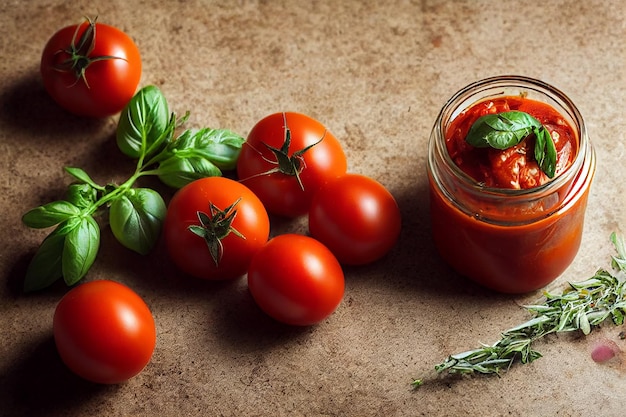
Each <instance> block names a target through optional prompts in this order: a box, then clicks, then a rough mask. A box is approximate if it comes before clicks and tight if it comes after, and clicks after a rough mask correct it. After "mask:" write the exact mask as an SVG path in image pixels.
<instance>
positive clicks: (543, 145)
mask: <svg viewBox="0 0 626 417" xmlns="http://www.w3.org/2000/svg"><path fill="white" fill-rule="evenodd" d="M534 132H535V160H536V161H537V164H539V167H540V168H541V170H542V171H543V172H545V174H546V175H547V176H548V177H549V178H554V175H555V174H556V158H557V152H556V147H555V146H554V141H553V140H552V136H551V135H550V132H549V131H548V129H546V128H545V127H543V126H542V127H541V128H539V129H535V130H534Z"/></svg>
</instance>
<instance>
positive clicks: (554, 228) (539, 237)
mask: <svg viewBox="0 0 626 417" xmlns="http://www.w3.org/2000/svg"><path fill="white" fill-rule="evenodd" d="M508 110H520V111H525V112H527V113H529V114H531V115H532V116H534V117H535V118H537V119H538V120H539V121H540V122H541V123H542V124H543V125H544V126H546V128H547V129H548V130H549V131H550V134H551V135H552V136H553V140H554V142H555V144H556V149H557V161H558V162H557V170H556V175H555V178H554V179H552V180H550V179H549V178H547V177H546V176H545V174H544V173H543V172H541V170H540V169H539V167H538V165H537V162H536V161H535V160H534V150H533V149H534V138H533V137H529V138H526V139H524V140H523V141H522V142H521V143H520V144H519V145H518V146H516V147H515V148H514V149H513V150H511V151H509V150H504V151H498V150H495V149H486V148H481V149H478V148H474V147H472V146H471V145H469V144H467V143H466V142H465V135H466V134H467V132H468V130H469V128H470V127H471V125H472V124H473V122H474V121H475V120H476V119H477V118H478V117H480V116H482V115H484V114H487V113H489V112H502V111H508ZM442 133H443V137H439V140H441V141H442V142H443V143H442V145H443V146H444V147H445V148H447V150H448V152H449V155H450V156H451V158H452V161H453V162H454V164H457V166H458V167H460V169H461V170H462V171H463V172H465V173H467V174H468V175H469V176H471V177H472V178H473V179H475V181H476V182H477V183H478V184H479V185H478V186H476V184H471V181H464V180H461V179H458V178H456V177H454V176H452V175H450V174H448V172H450V171H449V170H448V169H442V168H439V166H440V165H439V164H446V163H447V162H439V163H437V162H435V163H434V165H432V164H431V168H430V169H429V181H430V211H431V220H432V233H433V239H434V243H435V246H436V247H437V249H438V251H439V253H440V255H441V257H442V258H443V260H444V261H446V263H448V264H449V265H450V266H451V267H452V268H453V269H454V270H455V271H456V272H458V273H460V274H461V275H463V276H466V277H468V278H470V279H472V280H474V281H476V282H477V283H479V284H481V285H483V286H485V287H488V288H491V289H493V290H496V291H498V292H504V293H525V292H529V291H534V290H537V289H539V288H542V287H544V286H546V285H547V284H549V283H550V282H552V281H553V280H554V279H556V278H557V277H558V276H559V275H560V274H561V273H563V272H564V271H565V269H566V268H567V267H568V266H569V265H570V263H571V262H572V260H573V259H574V257H575V256H576V254H577V252H578V249H579V246H580V243H581V237H582V232H583V220H584V216H585V210H586V205H587V197H588V192H589V187H590V184H591V180H592V178H593V173H594V170H595V156H594V155H595V154H594V153H593V148H591V147H590V145H587V143H586V142H585V154H584V158H585V162H584V163H583V165H581V167H580V168H576V169H577V172H576V173H574V174H573V175H570V171H569V170H567V168H568V167H570V166H572V164H573V163H577V161H578V157H577V155H578V153H579V151H580V152H582V147H581V142H580V140H581V138H580V137H579V135H580V131H578V130H574V129H573V128H572V127H571V126H570V125H569V124H568V123H567V122H566V121H565V120H564V118H563V117H562V116H561V115H560V114H559V113H558V112H557V110H555V109H554V108H552V107H551V106H549V105H547V104H544V103H540V102H537V101H534V100H530V99H527V98H524V97H503V98H501V99H500V98H498V99H495V100H488V101H484V102H479V103H477V104H475V105H473V106H470V107H469V108H468V109H467V110H465V111H462V112H461V113H459V114H458V115H457V116H456V118H454V119H453V120H451V121H450V122H449V123H448V125H447V127H446V126H444V130H443V132H442ZM585 140H587V139H585ZM445 148H444V150H445ZM581 158H582V156H581ZM433 166H434V167H433ZM572 168H573V166H572ZM566 174H567V175H568V178H571V179H568V180H567V181H561V184H560V185H559V184H557V186H555V187H552V188H553V189H551V191H550V192H545V190H543V187H540V188H536V190H533V188H535V187H537V186H538V185H540V184H543V183H545V182H546V181H555V179H558V178H559V175H561V176H564V175H566ZM551 184H553V182H551V183H550V184H548V185H547V187H548V186H550V185H551ZM483 185H485V186H489V187H495V188H497V189H496V190H493V189H489V190H486V189H485V188H484V187H482V186H483ZM442 187H443V188H442ZM529 187H530V188H529ZM517 191H519V192H520V193H516V192H517Z"/></svg>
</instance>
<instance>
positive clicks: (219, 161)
mask: <svg viewBox="0 0 626 417" xmlns="http://www.w3.org/2000/svg"><path fill="white" fill-rule="evenodd" d="M188 115H189V113H187V114H185V116H184V117H183V118H181V119H177V117H176V115H175V114H174V113H170V112H169V108H168V105H167V101H166V100H165V97H164V96H163V94H162V93H161V91H160V90H159V89H158V88H157V87H155V86H147V87H144V88H143V89H141V90H140V91H139V92H138V93H137V94H136V95H135V96H134V97H133V98H132V99H131V100H130V102H129V103H128V104H127V105H126V107H125V108H124V110H123V111H122V113H121V115H120V120H119V123H118V126H117V134H116V141H117V145H118V147H119V149H120V150H121V152H122V153H124V154H125V155H127V156H129V157H131V158H136V159H137V164H136V167H135V172H134V173H133V174H132V175H131V176H130V177H129V178H128V179H127V180H126V181H125V182H123V183H122V184H120V185H118V184H107V185H104V186H102V185H99V184H97V183H96V182H95V181H94V180H93V179H92V178H91V177H90V176H89V174H87V173H86V172H85V171H84V170H82V169H81V168H76V167H65V171H66V172H67V173H68V174H69V175H71V176H72V177H73V178H74V180H75V181H74V183H72V184H70V185H69V186H68V188H67V193H66V196H65V199H62V200H58V201H53V202H51V203H47V204H44V205H41V206H39V207H36V208H34V209H32V210H30V211H28V212H27V213H25V214H24V215H23V217H22V221H23V223H24V224H25V225H27V226H29V227H31V228H37V229H43V228H49V227H55V228H54V230H53V231H52V232H50V234H49V235H48V236H47V237H46V238H45V239H44V240H43V242H42V243H41V245H40V246H39V248H38V250H37V252H36V253H35V256H34V257H33V259H32V260H31V262H30V264H29V266H28V269H27V271H26V277H25V280H24V290H25V291H36V290H40V289H43V288H46V287H48V286H50V285H52V284H53V283H54V282H56V281H57V280H58V279H60V278H63V280H64V281H65V283H66V284H67V285H74V284H75V283H77V282H78V281H80V280H81V279H82V278H83V277H84V276H85V275H86V274H87V272H88V271H89V269H90V268H91V266H92V265H93V263H94V261H95V259H96V255H97V254H98V250H99V247H100V226H99V224H98V222H97V221H96V218H100V216H101V215H102V214H104V215H106V212H108V224H109V225H110V227H111V231H112V232H113V235H114V236H115V238H116V239H117V240H118V241H119V242H120V243H121V244H122V245H123V246H125V247H127V248H129V249H131V250H133V251H135V252H137V253H139V254H142V255H145V254H148V253H149V252H150V251H151V250H152V248H153V247H154V245H155V244H156V242H157V240H158V238H159V235H160V233H161V229H162V225H163V221H164V219H165V214H166V211H167V208H166V205H165V202H164V200H163V197H162V196H161V195H160V194H159V193H158V192H157V191H155V190H152V189H150V188H136V187H134V184H135V182H136V181H137V180H138V179H139V178H140V177H143V176H147V175H155V176H158V177H159V178H160V179H161V180H162V181H163V182H164V183H165V184H166V185H169V186H171V187H174V188H180V187H182V186H184V185H186V184H187V183H189V182H191V181H193V180H195V179H197V178H201V177H206V176H218V175H222V169H224V170H226V169H233V168H234V167H235V166H236V162H237V159H238V157H239V153H240V151H241V146H242V145H243V142H244V139H243V137H241V136H239V135H237V134H235V133H233V132H231V131H229V130H224V129H208V128H205V129H200V130H185V131H184V132H183V133H182V134H180V135H179V136H178V137H176V135H175V131H176V129H177V128H179V127H181V126H182V124H183V123H184V122H185V121H186V120H187V118H188Z"/></svg>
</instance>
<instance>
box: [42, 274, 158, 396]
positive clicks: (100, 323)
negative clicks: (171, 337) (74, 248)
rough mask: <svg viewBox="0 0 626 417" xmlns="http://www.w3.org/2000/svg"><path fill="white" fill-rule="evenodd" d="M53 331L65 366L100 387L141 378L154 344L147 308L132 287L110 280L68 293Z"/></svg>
mask: <svg viewBox="0 0 626 417" xmlns="http://www.w3.org/2000/svg"><path fill="white" fill-rule="evenodd" d="M53 328H54V341H55V343H56V346H57V350H58V352H59V355H60V356H61V359H62V360H63V362H64V363H65V364H66V365H67V367H68V368H69V369H70V370H72V371H73V372H74V373H76V374H77V375H79V376H80V377H82V378H84V379H86V380H89V381H92V382H96V383H101V384H117V383H120V382H124V381H126V380H128V379H130V378H132V377H133V376H135V375H137V374H138V373H139V372H141V370H142V369H143V368H144V367H145V366H146V365H147V364H148V362H149V361H150V358H151V357H152V353H153V351H154V347H155V344H156V328H155V325H154V319H153V317H152V313H151V312H150V309H149V308H148V306H147V305H146V303H145V302H144V301H143V300H142V299H141V297H139V295H137V294H136V293H135V292H134V291H133V290H131V289H130V288H128V287H126V286H125V285H122V284H119V283H117V282H113V281H108V280H100V281H91V282H87V283H85V284H80V285H79V286H77V287H75V288H73V289H72V290H70V291H69V292H68V293H67V294H66V295H65V296H64V297H63V298H62V299H61V301H59V304H58V305H57V307H56V310H55V312H54V320H53Z"/></svg>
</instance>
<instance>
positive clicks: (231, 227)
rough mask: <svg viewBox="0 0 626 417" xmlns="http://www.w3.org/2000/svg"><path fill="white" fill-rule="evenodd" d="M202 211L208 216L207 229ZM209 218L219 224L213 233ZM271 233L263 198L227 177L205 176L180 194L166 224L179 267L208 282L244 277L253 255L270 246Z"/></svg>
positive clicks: (167, 217)
mask: <svg viewBox="0 0 626 417" xmlns="http://www.w3.org/2000/svg"><path fill="white" fill-rule="evenodd" d="M233 204H234V206H233ZM211 206H213V212H212V209H211ZM231 206H232V207H231ZM229 207H230V209H229ZM220 211H221V212H222V213H220ZM198 213H205V214H206V215H207V218H205V226H206V227H203V226H202V224H201V222H200V219H199V217H198V216H199V214H198ZM210 220H214V221H215V224H214V225H213V226H215V227H213V229H212V226H211V225H210V224H208V223H210ZM269 230H270V226H269V218H268V216H267V212H266V211H265V207H263V204H262V203H261V201H260V200H259V199H258V197H257V196H256V195H254V193H252V191H250V190H249V189H248V188H247V187H246V186H245V185H243V184H241V183H239V182H237V181H234V180H231V179H228V178H224V177H208V178H202V179H199V180H196V181H193V182H191V183H189V184H187V185H186V186H184V187H183V188H181V189H180V190H178V191H177V192H176V194H175V195H174V197H173V198H172V201H171V202H170V204H169V207H168V209H167V215H166V216H165V222H164V225H163V232H164V236H165V242H166V245H167V249H168V252H169V254H170V257H171V258H172V260H173V261H174V263H175V264H176V265H177V266H178V267H179V268H180V269H181V270H182V271H184V272H185V273H187V274H189V275H192V276H195V277H198V278H203V279H231V278H236V277H239V276H242V275H244V274H245V273H246V271H247V270H248V265H249V264H250V260H251V259H252V256H253V255H254V254H255V253H256V252H257V251H258V250H259V249H260V248H261V247H262V246H263V245H264V244H265V243H266V242H267V239H268V237H269ZM203 233H206V236H204V237H207V238H208V239H207V238H204V237H203V236H202V234H203ZM210 248H211V249H210Z"/></svg>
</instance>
